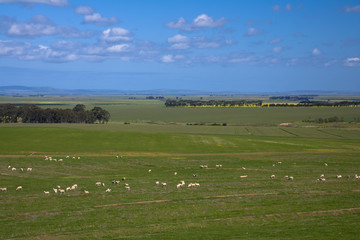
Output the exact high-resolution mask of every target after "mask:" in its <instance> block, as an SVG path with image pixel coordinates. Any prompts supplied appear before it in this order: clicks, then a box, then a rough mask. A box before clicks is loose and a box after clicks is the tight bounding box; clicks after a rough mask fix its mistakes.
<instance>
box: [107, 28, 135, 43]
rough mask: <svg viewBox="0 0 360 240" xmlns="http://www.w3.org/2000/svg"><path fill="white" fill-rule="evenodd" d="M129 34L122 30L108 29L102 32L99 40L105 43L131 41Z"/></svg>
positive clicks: (127, 31)
mask: <svg viewBox="0 0 360 240" xmlns="http://www.w3.org/2000/svg"><path fill="white" fill-rule="evenodd" d="M130 35H131V32H130V31H129V30H127V29H124V28H120V27H117V28H108V29H106V30H105V31H103V33H102V35H101V37H100V39H101V40H103V41H106V42H118V41H131V40H133V38H132V37H131V36H130Z"/></svg>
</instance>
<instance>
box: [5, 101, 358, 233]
mask: <svg viewBox="0 0 360 240" xmlns="http://www.w3.org/2000/svg"><path fill="white" fill-rule="evenodd" d="M0 100H1V102H2V103H3V102H13V103H20V102H26V103H37V104H43V105H41V106H42V107H48V106H51V107H54V106H57V107H59V108H72V107H73V106H75V104H78V103H82V104H85V105H86V107H87V109H90V108H92V107H94V106H101V107H102V108H104V109H106V110H108V111H109V112H110V113H111V120H110V122H109V123H108V124H23V123H17V124H0V187H7V191H6V192H0V223H1V226H2V229H1V231H0V238H1V239H13V238H14V239H319V238H320V239H335V238H340V237H341V238H345V239H358V236H359V234H360V230H359V229H360V226H359V222H360V205H359V202H360V179H356V178H355V174H358V175H360V128H359V126H358V124H357V123H349V121H351V120H352V119H353V118H355V117H359V115H360V112H359V109H358V108H299V109H292V108H269V109H268V108H256V109H255V108H211V109H203V108H196V109H194V108H170V109H169V108H165V107H164V106H163V102H161V101H157V100H154V101H150V100H144V99H140V100H129V99H126V98H120V97H118V98H106V97H77V96H74V97H71V98H70V97H68V98H65V99H64V98H60V97H58V98H56V97H53V98H49V99H43V98H30V97H29V98H26V99H20V100H19V98H10V97H0ZM55 104H57V105H55ZM332 116H341V117H343V118H344V120H345V121H348V122H347V123H342V124H338V125H334V124H322V125H317V124H310V125H309V124H305V123H301V121H302V120H303V118H304V117H311V118H317V117H332ZM124 122H128V123H129V124H124ZM284 122H290V123H292V124H291V125H289V126H279V124H280V123H284ZM186 123H207V124H205V125H187V124H186ZM212 123H227V126H212V125H211V124H212ZM45 155H46V156H52V157H53V158H56V159H63V161H62V162H59V161H56V162H55V161H49V160H45V159H44V156H45ZM67 155H69V156H70V157H69V158H66V156H67ZM115 156H122V157H119V158H116V157H115ZM73 157H75V159H73ZM78 157H80V159H78ZM325 163H326V165H327V166H326V165H325ZM219 164H221V165H222V167H216V165H219ZM9 165H10V166H11V167H15V168H16V169H17V170H16V171H11V168H8V166H9ZM200 165H207V166H208V167H207V168H200ZM28 167H32V168H33V171H31V172H27V171H26V170H25V171H23V172H22V171H21V170H20V168H24V169H26V168H28ZM149 169H151V172H149ZM175 172H176V173H177V174H176V175H175V174H174V173H175ZM321 174H324V178H325V179H326V181H319V180H318V179H319V178H320V175H321ZM271 175H275V178H274V179H270V176H271ZM337 175H342V178H336V176H337ZM194 176H195V177H194ZM241 176H247V177H241ZM284 176H293V177H294V179H293V180H292V181H291V180H288V178H285V177H284ZM347 176H349V178H348V177H347ZM123 177H126V180H125V181H121V179H122V178H123ZM112 180H120V181H121V182H120V184H112ZM181 180H184V181H185V182H186V186H184V187H181V188H179V189H178V188H176V185H177V184H178V183H179V182H180V181H181ZM98 181H100V182H104V183H105V185H106V186H105V187H102V186H101V187H98V186H96V185H95V183H96V182H98ZM156 181H160V182H166V183H167V186H166V187H162V186H160V185H157V184H155V182H156ZM195 182H197V183H199V184H200V186H199V187H195V188H188V187H187V184H189V183H195ZM125 183H127V184H129V186H130V188H131V189H130V191H129V190H126V189H125ZM73 184H77V185H78V186H79V187H78V189H76V190H71V191H67V192H66V193H65V194H63V195H61V194H55V193H54V192H53V188H57V186H58V185H60V186H61V188H66V187H68V186H72V185H73ZM17 186H22V187H23V189H22V190H20V191H16V190H15V189H16V187H17ZM107 188H110V189H111V190H112V191H111V192H109V193H105V190H106V189H107ZM84 190H87V191H89V194H85V193H84ZM43 191H50V194H49V195H45V194H44V192H43Z"/></svg>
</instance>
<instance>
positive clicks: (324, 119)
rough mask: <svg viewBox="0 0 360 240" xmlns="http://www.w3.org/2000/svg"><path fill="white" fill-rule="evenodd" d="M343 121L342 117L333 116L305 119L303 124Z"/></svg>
mask: <svg viewBox="0 0 360 240" xmlns="http://www.w3.org/2000/svg"><path fill="white" fill-rule="evenodd" d="M343 121H344V119H343V117H338V116H334V117H328V118H321V117H320V118H315V119H305V120H303V122H307V123H331V122H343Z"/></svg>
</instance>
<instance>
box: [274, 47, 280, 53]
mask: <svg viewBox="0 0 360 240" xmlns="http://www.w3.org/2000/svg"><path fill="white" fill-rule="evenodd" d="M281 51H282V47H274V48H273V52H275V53H279V52H281Z"/></svg>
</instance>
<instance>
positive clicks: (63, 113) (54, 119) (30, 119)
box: [0, 104, 110, 123]
mask: <svg viewBox="0 0 360 240" xmlns="http://www.w3.org/2000/svg"><path fill="white" fill-rule="evenodd" d="M109 120H110V113H109V112H108V111H106V110H105V109H102V108H101V107H94V108H93V109H91V110H86V109H85V105H83V104H77V105H76V106H75V107H74V108H73V109H58V108H46V109H43V108H40V107H38V106H36V105H33V104H24V105H20V106H16V105H14V104H0V123H1V122H3V123H17V122H22V123H96V122H98V123H107V122H108V121H109Z"/></svg>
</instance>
